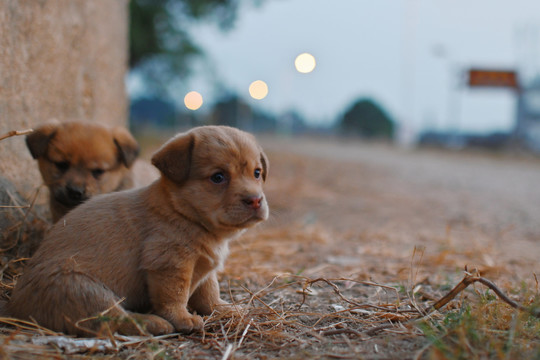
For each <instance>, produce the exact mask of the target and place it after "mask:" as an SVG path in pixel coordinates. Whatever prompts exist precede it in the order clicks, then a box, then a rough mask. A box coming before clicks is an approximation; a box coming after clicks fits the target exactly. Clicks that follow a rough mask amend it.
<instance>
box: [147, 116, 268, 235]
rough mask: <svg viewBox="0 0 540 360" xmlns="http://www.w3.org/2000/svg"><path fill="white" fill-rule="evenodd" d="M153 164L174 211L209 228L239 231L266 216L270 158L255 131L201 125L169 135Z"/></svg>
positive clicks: (155, 156) (220, 230) (153, 158)
mask: <svg viewBox="0 0 540 360" xmlns="http://www.w3.org/2000/svg"><path fill="white" fill-rule="evenodd" d="M152 163H153V164H154V165H155V166H156V167H157V168H158V169H159V170H160V171H161V173H162V180H163V181H162V183H163V184H164V186H165V188H166V191H167V192H168V193H169V198H170V201H171V202H172V204H173V206H174V209H175V211H177V212H179V213H181V214H182V215H183V216H186V217H188V218H190V219H192V220H194V221H197V222H199V223H200V224H201V225H203V226H204V227H205V228H206V229H207V230H210V231H213V232H227V231H236V230H239V229H243V228H247V227H250V226H253V225H254V224H256V223H258V222H260V221H262V220H266V219H267V218H268V204H267V202H266V198H265V195H264V193H263V183H264V182H265V180H266V177H267V175H268V159H267V157H266V155H265V154H264V152H263V150H262V149H261V147H260V146H259V145H258V144H257V142H256V141H255V138H254V137H253V136H252V135H251V134H248V133H246V132H243V131H240V130H237V129H234V128H230V127H226V126H203V127H198V128H195V129H193V130H191V131H189V132H187V133H184V134H180V135H178V136H176V137H174V138H173V139H171V140H169V141H168V142H167V143H166V144H164V145H163V146H162V148H161V149H160V150H158V151H157V152H156V153H155V154H154V156H153V157H152Z"/></svg>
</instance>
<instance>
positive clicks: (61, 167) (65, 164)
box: [54, 161, 69, 172]
mask: <svg viewBox="0 0 540 360" xmlns="http://www.w3.org/2000/svg"><path fill="white" fill-rule="evenodd" d="M54 165H56V168H57V169H58V170H60V171H61V172H66V171H67V170H68V169H69V163H68V162H67V161H58V162H55V163H54Z"/></svg>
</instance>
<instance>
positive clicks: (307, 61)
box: [294, 53, 317, 74]
mask: <svg viewBox="0 0 540 360" xmlns="http://www.w3.org/2000/svg"><path fill="white" fill-rule="evenodd" d="M316 65H317V63H316V61H315V57H314V56H313V55H311V54H308V53H302V54H300V55H298V56H297V57H296V59H295V60H294V67H296V70H297V71H298V72H301V73H303V74H307V73H310V72H312V71H313V69H315V66H316Z"/></svg>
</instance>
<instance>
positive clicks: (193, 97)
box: [184, 91, 203, 110]
mask: <svg viewBox="0 0 540 360" xmlns="http://www.w3.org/2000/svg"><path fill="white" fill-rule="evenodd" d="M184 104H185V105H186V107H187V108H188V109H189V110H197V109H199V108H200V107H201V106H202V104H203V98H202V95H201V94H199V93H198V92H196V91H190V92H188V93H187V94H186V96H184Z"/></svg>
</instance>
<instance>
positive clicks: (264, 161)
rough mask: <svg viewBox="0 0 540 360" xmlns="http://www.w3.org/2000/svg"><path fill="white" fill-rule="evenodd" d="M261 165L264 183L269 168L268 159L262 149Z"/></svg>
mask: <svg viewBox="0 0 540 360" xmlns="http://www.w3.org/2000/svg"><path fill="white" fill-rule="evenodd" d="M261 164H262V167H263V173H262V177H263V180H264V181H266V176H267V175H268V169H269V168H270V163H269V162H268V157H267V156H266V154H265V153H264V151H262V149H261Z"/></svg>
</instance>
